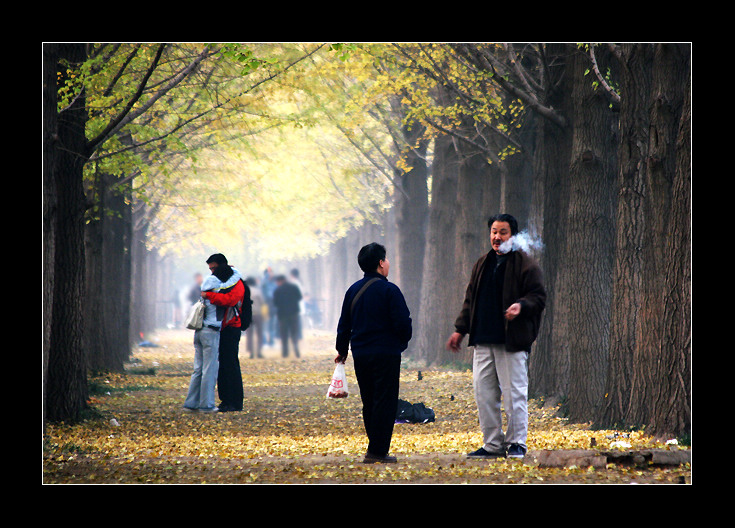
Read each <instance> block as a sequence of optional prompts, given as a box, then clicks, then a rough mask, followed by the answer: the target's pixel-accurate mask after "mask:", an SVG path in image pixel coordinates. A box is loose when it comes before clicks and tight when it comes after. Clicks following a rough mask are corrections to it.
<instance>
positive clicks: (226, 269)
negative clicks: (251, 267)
mask: <svg viewBox="0 0 735 528" xmlns="http://www.w3.org/2000/svg"><path fill="white" fill-rule="evenodd" d="M213 262H216V263H217V267H216V268H215V269H214V270H213V271H212V275H214V276H215V277H217V278H218V279H219V280H221V281H222V282H225V281H226V280H227V279H229V278H230V277H232V274H233V273H234V272H233V271H232V267H231V266H230V265H229V264H227V257H225V256H224V255H223V254H222V253H215V254H214V255H210V256H209V258H208V259H207V264H211V263H213Z"/></svg>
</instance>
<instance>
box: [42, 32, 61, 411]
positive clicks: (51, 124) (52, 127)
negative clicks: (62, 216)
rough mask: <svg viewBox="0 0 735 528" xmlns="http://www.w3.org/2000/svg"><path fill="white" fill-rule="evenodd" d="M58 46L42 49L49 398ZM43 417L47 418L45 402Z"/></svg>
mask: <svg viewBox="0 0 735 528" xmlns="http://www.w3.org/2000/svg"><path fill="white" fill-rule="evenodd" d="M58 54H59V46H58V45H57V44H44V46H43V281H42V283H43V285H42V289H43V390H44V394H46V381H47V379H48V376H47V374H48V358H49V346H50V341H51V322H52V321H53V315H54V314H53V307H54V250H55V247H56V245H55V243H54V238H55V237H54V233H55V225H56V185H55V181H54V178H55V176H56V170H57V168H56V156H55V154H54V152H55V149H57V148H58V145H57V144H56V139H57V133H58V131H57V128H56V127H57V114H56V112H57V109H56V107H57V102H58V98H57V91H56V72H57V67H56V63H57V60H58ZM43 406H44V411H43V415H44V417H45V416H46V411H45V406H46V401H45V398H44V402H43Z"/></svg>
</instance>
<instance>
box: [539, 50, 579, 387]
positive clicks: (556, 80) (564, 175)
mask: <svg viewBox="0 0 735 528" xmlns="http://www.w3.org/2000/svg"><path fill="white" fill-rule="evenodd" d="M546 53H547V56H548V57H550V59H549V65H550V66H549V75H550V78H549V79H548V81H547V86H548V88H547V93H546V95H545V99H546V100H545V102H544V104H545V106H547V107H553V108H554V109H555V110H556V111H557V112H558V113H559V114H561V115H562V116H569V115H570V113H571V105H572V98H571V75H570V73H569V66H568V64H567V63H568V60H567V54H568V53H569V46H568V45H566V44H552V45H547V46H546ZM571 148H572V131H571V129H570V128H569V127H568V126H566V127H560V126H559V125H558V124H556V123H555V122H553V121H551V120H549V119H538V131H537V148H536V150H535V152H534V155H535V156H536V161H535V162H534V167H535V175H536V178H539V179H540V181H537V183H536V184H535V185H534V192H535V193H538V194H540V196H535V197H534V206H535V210H534V211H533V213H532V215H531V216H532V218H533V219H534V221H533V222H532V225H533V226H534V228H535V229H536V230H538V228H539V224H538V222H539V221H541V231H540V232H538V231H537V233H536V234H537V235H540V236H541V237H542V239H543V242H544V251H543V254H542V256H541V258H540V265H541V269H542V270H543V274H544V287H545V288H546V293H547V299H546V308H545V309H544V313H543V316H542V317H541V326H540V328H539V336H538V339H537V340H536V344H535V345H534V346H533V349H532V353H531V356H530V358H529V395H535V396H539V395H543V396H549V397H552V398H554V399H556V398H562V397H563V396H565V390H566V384H565V383H564V380H566V379H568V374H567V372H566V369H567V365H568V364H567V362H566V359H565V358H563V357H561V356H560V355H559V353H558V350H557V348H556V343H554V342H553V339H552V330H553V329H554V326H555V325H556V324H562V323H563V321H560V320H557V318H556V313H555V312H556V300H557V295H558V289H557V284H556V282H557V281H556V275H557V269H558V267H559V266H561V265H563V263H564V262H565V261H566V255H565V254H564V244H563V241H564V240H565V237H566V215H567V211H568V203H569V162H570V153H571ZM539 208H541V211H539Z"/></svg>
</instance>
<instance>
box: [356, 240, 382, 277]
mask: <svg viewBox="0 0 735 528" xmlns="http://www.w3.org/2000/svg"><path fill="white" fill-rule="evenodd" d="M381 260H385V247H383V246H381V245H380V244H378V243H377V242H371V243H370V244H368V245H367V246H363V247H362V248H360V252H359V253H358V254H357V263H358V264H359V265H360V269H361V270H362V271H364V272H366V273H367V272H369V271H375V270H377V269H378V265H379V264H380V261H381Z"/></svg>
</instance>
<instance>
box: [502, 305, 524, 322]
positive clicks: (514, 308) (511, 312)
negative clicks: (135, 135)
mask: <svg viewBox="0 0 735 528" xmlns="http://www.w3.org/2000/svg"><path fill="white" fill-rule="evenodd" d="M520 313H521V303H513V304H511V305H510V306H508V309H507V310H506V311H505V318H506V319H507V320H508V321H512V320H513V319H515V318H516V317H518V315H519V314H520Z"/></svg>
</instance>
